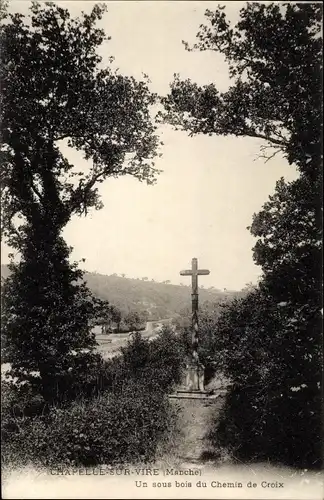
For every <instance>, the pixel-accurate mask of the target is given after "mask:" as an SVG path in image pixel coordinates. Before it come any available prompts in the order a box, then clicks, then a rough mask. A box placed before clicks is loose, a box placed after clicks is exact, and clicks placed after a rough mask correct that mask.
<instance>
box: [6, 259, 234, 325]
mask: <svg viewBox="0 0 324 500" xmlns="http://www.w3.org/2000/svg"><path fill="white" fill-rule="evenodd" d="M8 274H9V269H8V266H6V265H2V266H1V276H2V278H4V279H5V278H6V277H7V276H8ZM85 280H86V282H87V285H88V287H89V288H90V290H92V292H93V293H94V295H96V296H97V297H100V298H101V299H105V300H108V301H109V302H110V303H111V304H113V305H115V306H117V307H118V308H119V309H120V310H121V311H122V312H124V313H127V312H128V311H130V310H137V311H147V312H148V313H149V318H150V319H153V320H154V319H162V318H169V317H173V316H174V315H176V314H177V313H179V312H181V311H182V310H184V309H188V308H190V307H191V287H190V283H188V285H186V286H181V285H171V284H166V283H159V282H155V281H149V280H141V279H131V278H123V277H121V276H117V275H111V276H106V275H103V274H98V273H88V272H86V273H85ZM188 281H189V280H188ZM241 293H242V292H234V291H229V292H223V291H221V290H217V289H214V288H208V289H204V288H200V289H199V299H200V303H201V304H203V303H204V302H206V301H208V302H213V303H215V302H216V303H217V302H220V301H222V300H223V299H224V298H225V297H227V298H228V297H234V296H238V295H241Z"/></svg>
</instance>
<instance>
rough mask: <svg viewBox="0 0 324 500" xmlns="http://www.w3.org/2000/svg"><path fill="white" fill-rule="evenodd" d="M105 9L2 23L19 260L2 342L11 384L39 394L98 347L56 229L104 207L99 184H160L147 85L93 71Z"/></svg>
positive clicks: (12, 217)
mask: <svg viewBox="0 0 324 500" xmlns="http://www.w3.org/2000/svg"><path fill="white" fill-rule="evenodd" d="M104 11H105V8H104V7H102V6H99V5H95V6H94V7H93V9H92V12H91V13H90V14H89V15H87V14H82V16H81V18H78V19H71V17H70V14H69V12H68V10H67V9H63V8H61V7H59V6H55V5H54V4H52V3H50V2H47V3H45V4H44V5H42V4H39V3H33V4H32V6H31V8H30V16H29V17H28V18H25V16H23V15H20V14H10V15H6V13H5V14H4V17H5V20H4V22H3V23H2V24H1V73H0V78H1V85H2V88H1V96H0V99H1V130H2V145H1V163H2V172H1V183H2V191H1V201H2V212H1V214H2V221H1V222H2V235H3V236H4V237H5V238H6V239H7V242H8V244H9V245H10V246H11V247H13V248H15V249H17V250H19V252H20V254H21V260H20V263H19V264H17V265H13V264H12V266H11V270H12V276H11V277H10V278H9V280H8V282H7V284H6V291H5V296H4V302H5V304H4V308H3V309H4V310H3V313H4V318H3V322H4V323H3V324H4V329H5V332H4V333H5V337H6V341H7V348H8V351H7V352H8V353H10V362H11V363H12V366H13V374H14V375H15V376H18V378H19V379H20V380H27V379H28V380H29V379H30V376H31V372H32V371H36V372H39V374H40V377H41V385H42V387H43V388H45V387H51V388H54V386H55V384H56V383H57V380H58V378H60V377H61V375H62V374H64V373H66V372H67V371H68V370H69V369H70V368H73V365H74V364H75V363H74V361H73V360H76V359H77V358H76V357H75V355H74V353H75V351H77V352H79V356H81V353H83V354H82V356H83V358H84V356H85V353H84V349H89V350H90V352H91V350H92V349H93V347H94V344H95V342H94V339H93V337H92V336H91V335H90V333H89V323H90V322H91V320H92V318H93V314H95V308H92V306H91V303H92V302H93V299H92V298H91V297H90V294H89V292H88V291H87V289H86V288H85V286H84V285H82V284H81V281H82V277H83V274H82V272H81V271H79V270H77V269H76V266H74V265H70V264H69V260H68V259H69V254H70V251H71V249H69V248H68V247H67V246H66V244H65V242H64V241H63V239H62V236H61V233H62V230H63V228H64V227H65V225H66V224H67V223H68V221H69V220H70V219H71V217H72V216H73V215H74V214H77V215H81V214H85V215H86V214H87V211H88V210H89V209H90V208H92V207H94V208H96V209H98V208H101V206H102V205H101V202H100V197H99V191H98V186H99V185H100V183H101V182H103V181H104V180H105V179H106V178H107V177H109V176H113V177H118V176H123V175H132V176H133V177H135V178H137V179H138V180H140V181H146V182H147V183H152V182H154V181H155V178H156V174H157V170H156V169H155V168H154V164H153V160H154V157H155V156H156V154H157V149H158V140H157V137H156V135H155V126H154V124H153V123H152V120H151V118H150V108H151V105H152V104H153V103H154V102H155V96H154V95H152V94H151V93H150V91H149V89H148V87H147V84H146V83H145V81H140V82H137V81H135V79H133V78H131V77H125V76H122V75H120V74H118V72H113V71H112V70H111V69H110V68H109V67H108V68H101V67H100V63H101V58H100V57H99V56H98V54H97V52H96V50H97V48H98V47H99V46H100V44H101V43H102V42H103V41H104V40H108V38H107V37H106V36H105V34H104V32H103V31H102V30H100V29H98V28H96V22H97V21H98V20H100V19H101V18H102V16H103V14H104ZM1 15H2V14H1ZM64 141H65V144H66V145H68V146H70V147H73V148H74V149H76V150H78V151H80V152H81V153H82V154H83V156H84V158H85V159H86V160H89V162H88V167H87V170H84V171H80V168H77V166H75V165H73V164H71V163H70V162H69V161H68V160H67V158H65V156H64V154H63V153H62V150H61V148H60V146H61V145H62V142H64ZM90 160H92V164H91V163H90ZM73 356H74V357H73ZM62 376H63V375H62ZM53 390H54V389H53ZM49 392H51V390H50V391H49ZM52 392H53V391H52Z"/></svg>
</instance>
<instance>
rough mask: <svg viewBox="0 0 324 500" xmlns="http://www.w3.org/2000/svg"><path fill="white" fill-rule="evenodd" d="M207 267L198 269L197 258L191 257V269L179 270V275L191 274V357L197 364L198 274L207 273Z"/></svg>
mask: <svg viewBox="0 0 324 500" xmlns="http://www.w3.org/2000/svg"><path fill="white" fill-rule="evenodd" d="M209 273H210V271H209V270H208V269H198V260H197V259H195V258H194V259H192V261H191V269H188V270H186V271H180V275H181V276H191V287H192V290H191V303H192V317H191V318H192V357H193V360H194V361H195V362H197V364H198V363H199V358H198V344H199V326H198V276H200V275H206V274H209Z"/></svg>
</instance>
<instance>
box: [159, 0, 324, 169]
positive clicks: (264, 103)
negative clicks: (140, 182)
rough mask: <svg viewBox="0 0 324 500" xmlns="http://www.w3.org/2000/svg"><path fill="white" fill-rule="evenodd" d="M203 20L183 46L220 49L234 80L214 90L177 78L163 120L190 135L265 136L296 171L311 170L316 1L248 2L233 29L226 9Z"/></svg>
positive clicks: (317, 71) (316, 126)
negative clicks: (193, 37) (191, 43)
mask: <svg viewBox="0 0 324 500" xmlns="http://www.w3.org/2000/svg"><path fill="white" fill-rule="evenodd" d="M206 18H207V20H208V23H209V24H207V25H202V26H201V28H200V31H199V32H198V34H197V38H198V43H196V44H195V45H194V47H193V49H190V48H189V45H188V44H186V47H187V49H189V50H201V51H205V50H212V51H216V52H219V53H220V54H223V56H224V57H225V60H226V61H227V62H228V63H229V73H230V77H231V78H232V79H233V80H234V84H233V85H232V86H231V87H230V88H229V89H228V91H226V92H219V91H218V90H217V88H216V86H215V85H214V84H210V85H205V86H203V87H199V86H198V85H197V84H195V83H192V82H191V81H190V80H181V79H180V77H177V78H175V80H174V82H173V83H172V85H171V92H170V94H169V95H168V96H167V97H166V98H164V99H163V103H164V105H165V109H166V113H165V115H164V118H165V120H166V121H168V122H170V123H173V124H174V125H175V126H177V127H179V128H182V129H184V130H187V131H189V132H190V133H191V134H198V133H203V134H209V135H212V134H218V135H235V136H245V137H256V138H260V139H264V140H266V141H267V142H268V144H269V146H270V147H271V149H273V151H274V152H275V151H277V150H280V151H281V152H282V153H283V154H284V155H285V156H286V157H287V159H288V161H289V162H290V163H293V162H294V163H296V164H297V165H298V167H299V168H300V170H301V171H306V170H307V171H308V172H309V171H310V170H311V169H312V168H315V167H316V165H314V163H312V164H311V165H309V164H308V163H307V159H309V158H312V157H314V155H315V156H316V157H317V160H318V158H319V154H320V150H319V147H318V138H319V131H320V130H321V121H322V120H321V104H320V103H321V69H322V53H321V48H322V41H321V36H320V33H321V19H322V10H321V6H320V5H319V4H314V3H311V4H298V3H295V4H292V3H290V4H289V3H286V4H284V5H279V4H277V3H269V4H259V3H248V4H247V5H246V6H244V7H242V9H241V10H240V20H239V21H238V23H237V24H236V26H231V24H230V22H229V21H228V20H227V18H226V14H225V12H224V8H218V9H216V10H215V11H210V10H207V11H206ZM316 174H317V170H316V168H315V176H316Z"/></svg>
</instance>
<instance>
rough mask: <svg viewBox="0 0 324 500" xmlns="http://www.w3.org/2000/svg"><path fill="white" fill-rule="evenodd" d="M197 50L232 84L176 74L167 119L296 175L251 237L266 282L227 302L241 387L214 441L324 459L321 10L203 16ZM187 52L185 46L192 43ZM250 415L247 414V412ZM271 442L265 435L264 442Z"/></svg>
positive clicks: (300, 461) (254, 452) (221, 339)
mask: <svg viewBox="0 0 324 500" xmlns="http://www.w3.org/2000/svg"><path fill="white" fill-rule="evenodd" d="M206 17H207V19H208V21H209V25H204V26H202V27H201V29H200V31H199V33H198V35H197V36H198V43H197V44H196V45H195V46H194V47H193V49H194V50H214V51H217V52H219V53H221V54H223V55H224V56H225V59H226V61H227V62H228V63H229V71H230V77H231V79H232V80H233V81H234V84H233V85H232V86H230V88H229V89H228V91H226V92H219V91H218V90H217V88H216V86H215V85H213V84H210V85H205V86H203V87H199V86H198V85H196V84H194V83H192V82H191V81H190V80H185V81H181V80H180V78H179V77H176V78H175V80H174V82H173V83H172V84H171V92H170V94H169V95H168V96H167V97H166V98H164V99H162V101H163V103H164V106H165V113H164V120H166V121H169V122H170V123H172V124H173V125H174V126H175V127H178V128H181V129H183V130H186V131H188V132H189V133H190V134H191V135H194V134H199V133H203V134H209V135H212V134H216V135H235V136H245V137H254V138H258V139H262V140H264V143H263V145H262V146H261V153H262V155H263V156H264V157H265V159H266V161H268V160H269V159H271V158H272V156H273V155H274V154H277V153H278V152H281V153H282V154H283V156H284V157H286V158H287V160H288V162H289V163H290V164H293V163H294V164H295V165H296V166H297V168H298V170H299V174H300V177H299V179H297V180H296V181H294V182H291V183H285V181H284V180H283V179H281V180H279V181H278V183H277V185H276V190H275V193H274V195H273V196H271V197H270V198H269V201H268V202H267V203H265V205H264V206H263V208H262V210H261V211H260V212H259V214H256V215H254V217H253V222H252V225H251V228H250V230H251V233H252V234H253V235H254V236H255V237H257V238H258V240H257V242H256V245H255V247H254V249H253V252H254V260H255V262H256V263H257V264H258V265H261V267H262V270H263V278H262V280H261V282H260V283H259V286H258V287H257V288H256V289H255V290H251V291H250V292H248V293H247V295H246V296H245V297H244V298H242V299H241V300H238V301H234V303H233V304H230V305H227V306H225V309H224V312H223V314H221V316H220V318H219V319H218V321H217V325H216V332H217V334H216V336H215V347H214V349H215V356H218V363H219V365H220V366H221V367H223V368H224V370H225V371H226V374H227V375H228V376H230V378H232V380H233V381H234V383H235V386H234V387H233V389H232V391H231V392H230V394H229V397H228V401H227V405H226V408H225V410H224V413H223V420H221V423H220V425H219V428H218V433H217V440H218V442H219V443H222V444H223V445H225V446H227V447H231V448H232V449H233V450H234V451H235V453H236V454H237V456H240V457H241V459H242V458H245V459H246V458H249V459H251V458H258V459H260V458H272V459H273V458H276V459H277V460H281V461H284V462H286V463H289V464H290V465H298V466H307V467H310V466H317V465H318V464H319V463H320V449H319V446H318V444H317V443H319V442H320V420H321V419H320V401H321V397H320V379H321V377H320V372H321V370H320V366H321V342H320V340H321V329H320V323H321V312H320V309H321V256H322V247H321V240H322V238H321V236H322V202H321V193H322V156H321V143H320V137H321V127H322V120H321V109H322V108H321V105H320V98H321V72H322V62H321V61H322V38H321V24H320V22H321V18H322V8H321V6H320V5H319V4H314V3H313V4H309V3H307V4H305V3H304V4H280V5H279V4H278V3H271V4H258V3H249V4H247V5H246V6H244V7H243V8H242V9H241V10H240V19H239V21H238V23H237V24H236V26H234V27H233V26H231V24H230V23H229V22H228V20H227V18H226V15H225V12H224V10H223V8H218V9H217V10H216V11H215V12H211V11H207V12H206ZM186 48H187V49H188V50H192V49H190V48H189V46H188V44H186ZM243 408H244V409H243ZM264 436H265V437H264Z"/></svg>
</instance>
